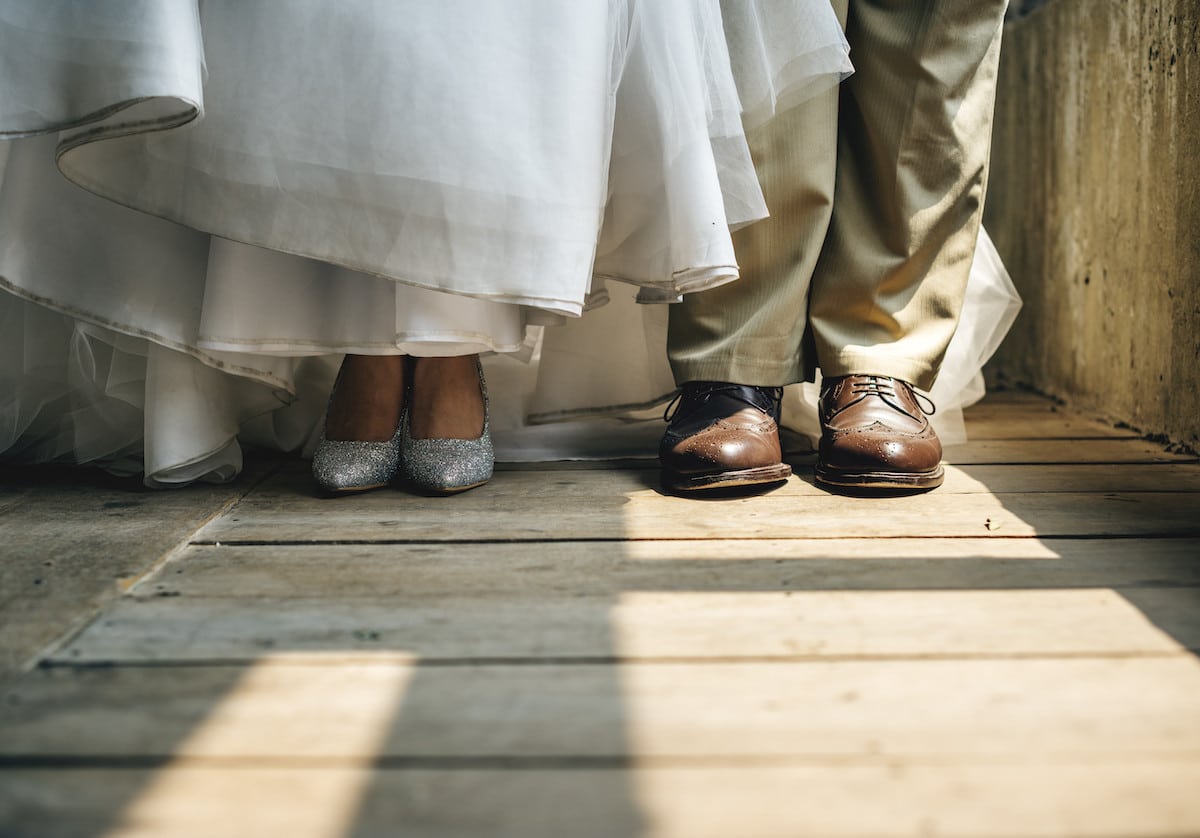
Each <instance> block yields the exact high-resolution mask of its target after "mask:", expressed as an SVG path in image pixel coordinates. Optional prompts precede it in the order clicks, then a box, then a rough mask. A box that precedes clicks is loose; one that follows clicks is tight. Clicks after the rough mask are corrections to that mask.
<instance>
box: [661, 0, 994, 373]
mask: <svg viewBox="0 0 1200 838" xmlns="http://www.w3.org/2000/svg"><path fill="white" fill-rule="evenodd" d="M833 4H834V7H835V9H836V10H837V12H838V14H839V16H840V17H841V19H842V21H843V22H844V24H845V26H846V37H847V40H849V42H850V47H851V54H850V58H851V61H853V63H854V67H855V73H854V75H853V76H851V78H850V79H849V80H848V81H847V82H845V83H844V84H843V85H842V86H841V88H840V89H837V90H831V91H829V92H828V93H827V94H824V95H822V96H820V97H818V98H816V99H813V100H810V101H809V102H807V103H805V104H803V105H800V106H799V107H796V108H793V109H792V110H790V111H788V112H786V113H781V114H779V115H777V116H776V117H775V118H774V119H773V120H772V121H771V122H770V123H768V124H767V125H766V126H764V127H763V128H762V129H760V130H758V131H756V132H754V134H753V135H752V136H751V137H750V142H751V150H752V152H753V154H754V158H755V165H756V167H757V168H758V173H759V180H760V182H761V183H762V186H763V192H764V194H765V196H766V199H767V206H768V207H769V208H770V211H771V217H770V218H768V219H765V220H763V221H760V222H758V223H756V224H752V225H750V226H748V227H746V228H743V229H742V230H739V231H738V232H737V233H735V235H734V245H735V249H736V252H737V256H738V263H739V265H740V267H741V273H742V278H741V279H739V280H738V281H737V282H734V283H732V284H730V285H726V286H723V287H720V288H716V289H713V290H711V291H705V292H702V293H699V294H690V295H687V296H686V297H685V298H684V301H683V302H682V303H679V304H677V305H674V306H671V314H670V330H669V341H668V354H669V357H670V361H671V367H672V371H673V372H674V375H675V379H676V381H677V382H678V383H680V384H682V383H684V382H687V381H732V382H737V383H739V384H751V385H757V386H780V385H783V384H790V383H793V382H796V381H801V380H805V379H810V378H811V373H812V369H813V367H814V366H820V368H821V371H822V373H823V374H824V375H825V376H839V375H849V374H852V373H873V374H878V375H886V376H891V377H893V378H899V379H902V380H904V381H908V382H910V383H912V384H915V385H916V386H918V387H922V388H925V389H928V388H929V387H931V386H932V384H933V381H934V378H935V377H936V375H937V370H938V366H939V364H940V363H941V359H942V356H943V355H944V354H945V351H946V346H947V344H949V342H950V338H951V337H952V336H953V334H954V330H955V328H956V326H957V323H958V317H959V313H960V309H961V308H962V300H963V295H964V293H965V289H966V283H967V276H968V273H969V271H970V265H971V260H972V257H973V254H974V250H975V241H976V236H977V234H978V230H979V222H980V216H981V214H982V211H983V198H984V190H985V188H986V183H987V169H988V156H989V149H990V143H991V128H992V112H993V106H994V101H995V87H996V68H997V60H998V57H999V50H1000V33H1001V30H1002V28H1003V19H1004V10H1005V6H1006V5H1007V0H833Z"/></svg>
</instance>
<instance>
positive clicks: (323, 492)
mask: <svg viewBox="0 0 1200 838" xmlns="http://www.w3.org/2000/svg"><path fill="white" fill-rule="evenodd" d="M387 485H388V484H387V483H372V484H371V485H369V486H346V487H344V488H341V489H327V488H325V487H324V486H318V487H317V495H318V496H320V497H323V498H340V497H344V496H346V495H360V494H362V493H363V492H373V491H375V490H376V489H382V488H384V487H385V486H387Z"/></svg>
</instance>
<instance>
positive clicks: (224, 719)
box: [0, 654, 1200, 765]
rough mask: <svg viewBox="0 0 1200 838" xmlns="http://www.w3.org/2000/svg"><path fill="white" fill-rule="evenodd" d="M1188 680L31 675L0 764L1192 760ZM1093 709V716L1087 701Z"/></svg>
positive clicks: (644, 669) (1085, 672)
mask: <svg viewBox="0 0 1200 838" xmlns="http://www.w3.org/2000/svg"><path fill="white" fill-rule="evenodd" d="M1197 694H1200V661H1198V660H1197V659H1196V658H1195V657H1194V656H1192V655H1186V654H1183V655H1176V656H1172V657H1166V658H1146V659H1123V660H1114V659H1076V660H952V661H929V660H919V661H871V662H847V661H841V662H813V663H807V664H785V665H778V664H770V663H742V662H710V663H704V664H694V663H686V664H684V663H675V664H647V663H643V664H633V665H618V666H611V665H571V666H563V665H540V666H529V665H470V666H421V665H417V664H411V663H402V662H388V661H383V662H362V663H333V662H327V663H324V664H312V663H299V664H298V663H293V662H289V661H288V660H287V657H286V656H280V657H275V658H268V659H266V660H260V661H258V662H255V663H253V664H250V665H248V666H246V667H244V668H243V667H214V668H207V667H171V666H166V667H131V668H117V669H113V670H97V669H84V670H74V669H54V670H41V671H38V672H36V673H32V674H31V675H30V676H29V677H27V678H25V679H23V681H22V682H21V683H20V684H18V685H17V686H16V687H15V688H11V689H9V690H8V691H7V694H6V696H5V703H6V707H5V708H4V710H3V712H2V713H0V755H3V757H4V758H5V760H6V761H7V762H9V763H11V764H16V765H20V764H21V761H22V760H36V759H41V758H45V757H50V756H100V757H109V758H113V759H116V758H120V757H130V756H150V757H158V758H160V759H163V760H165V759H169V758H191V757H212V758H217V757H227V758H237V759H245V758H265V757H272V756H281V757H287V758H296V759H320V758H355V757H358V758H363V759H369V758H371V757H375V756H383V757H409V758H413V757H454V758H462V759H467V758H489V757H513V756H517V757H563V758H580V757H586V758H603V757H614V758H616V757H624V756H633V757H650V758H653V757H661V758H671V757H693V758H696V757H725V758H762V757H780V758H804V759H810V760H812V759H815V760H831V759H840V758H864V757H890V756H896V757H906V756H907V757H913V758H916V759H931V758H942V759H951V760H956V761H958V762H959V763H969V762H973V761H978V760H981V759H982V760H989V759H1030V758H1032V757H1033V756H1034V755H1037V754H1045V755H1056V756H1059V757H1061V756H1064V755H1068V754H1069V755H1071V756H1083V755H1094V756H1098V757H1109V758H1112V757H1116V756H1119V755H1122V754H1133V753H1136V754H1139V755H1141V756H1143V757H1148V756H1150V755H1156V756H1159V757H1160V758H1162V757H1168V756H1172V755H1174V756H1200V712H1198V711H1197V709H1196V696H1197ZM1101 697H1102V699H1101Z"/></svg>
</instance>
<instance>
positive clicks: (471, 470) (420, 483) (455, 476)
mask: <svg viewBox="0 0 1200 838" xmlns="http://www.w3.org/2000/svg"><path fill="white" fill-rule="evenodd" d="M475 369H476V371H477V372H478V373H479V392H480V393H482V394H483V433H482V434H480V435H479V438H478V439H413V438H412V433H411V432H410V431H409V427H410V424H411V423H410V413H409V407H408V405H405V407H404V413H403V415H402V416H401V417H400V433H401V435H402V436H401V446H402V448H403V456H402V457H401V462H400V470H401V472H402V473H403V475H404V477H405V478H406V479H407V480H408V481H409V482H410V483H412V484H413V486H415V487H416V488H418V489H422V490H424V491H426V492H431V493H433V494H438V495H452V494H455V493H457V492H465V491H466V490H467V489H474V488H475V487H476V486H482V485H483V484H484V483H487V482H488V481H489V480H491V479H492V468H493V465H494V463H495V453H494V452H493V450H492V434H491V430H490V429H489V425H488V394H487V382H486V381H484V378H483V367H482V366H481V365H480V363H479V361H478V360H476V361H475Z"/></svg>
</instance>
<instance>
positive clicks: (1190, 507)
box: [198, 471, 1200, 542]
mask: <svg viewBox="0 0 1200 838" xmlns="http://www.w3.org/2000/svg"><path fill="white" fill-rule="evenodd" d="M297 478H298V475H296V474H295V473H294V472H293V473H292V474H291V475H290V476H289V477H288V478H286V479H281V480H280V481H278V482H271V483H269V484H268V485H267V486H264V487H263V488H262V489H261V490H259V491H256V492H254V493H252V494H251V495H249V496H248V497H247V498H246V499H245V500H244V501H243V502H242V503H240V504H239V505H238V506H237V508H235V509H233V510H232V511H231V512H230V513H229V514H227V515H225V516H223V517H222V518H220V519H219V520H216V521H214V522H213V523H211V524H210V525H208V526H207V527H205V529H204V530H203V531H202V532H201V533H200V534H199V535H198V539H199V540H202V541H208V542H214V541H222V542H228V541H269V542H305V541H378V540H392V541H396V540H403V541H412V540H448V541H463V540H481V539H488V540H528V539H537V540H543V539H560V540H578V539H589V538H591V539H595V538H615V539H674V538H728V537H729V536H730V535H736V536H737V537H740V538H837V537H859V536H864V535H870V536H874V537H904V536H924V537H971V536H989V535H990V536H1006V537H1018V536H1021V537H1024V536H1033V535H1037V536H1047V537H1049V536H1138V535H1177V536H1183V535H1197V534H1200V517H1198V516H1197V515H1196V510H1197V507H1198V502H1197V496H1196V495H1194V494H1179V493H1116V492H1114V493H1105V494H1103V495H1099V494H1089V493H1061V494H1048V493H1046V494H1018V493H1013V494H1002V495H999V496H995V495H990V494H982V493H979V492H978V491H976V492H975V493H973V494H958V495H955V494H948V493H941V492H936V491H935V492H932V493H929V494H925V495H915V496H907V497H885V498H848V497H841V496H837V495H830V494H825V493H819V494H817V493H813V491H812V487H810V486H808V485H807V484H806V483H805V482H804V481H801V480H796V479H794V480H792V481H791V482H790V483H789V484H787V485H786V486H785V487H784V488H783V489H780V490H779V491H775V492H770V493H767V494H764V495H758V496H753V497H740V498H728V499H723V500H720V501H702V500H696V499H691V498H675V497H668V496H664V495H663V494H662V493H661V492H659V491H658V490H657V489H655V488H652V486H653V484H654V483H655V482H656V480H657V475H656V474H654V472H647V471H607V472H595V471H557V472H547V473H540V472H509V473H505V474H502V475H498V476H497V477H496V479H495V480H493V481H492V483H490V484H488V485H487V486H484V487H482V488H480V489H476V490H474V491H472V492H468V493H465V494H463V495H459V496H457V497H453V498H427V497H418V496H414V495H410V494H407V493H404V492H399V491H384V492H376V493H372V494H368V495H364V496H360V497H353V498H342V499H338V500H335V501H332V502H331V501H328V500H324V499H320V498H314V497H312V496H311V495H309V494H308V493H307V492H308V484H307V478H306V477H305V478H303V479H297Z"/></svg>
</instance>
